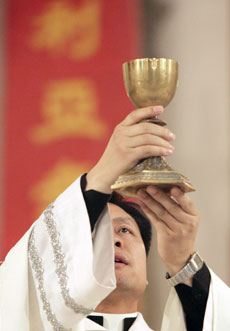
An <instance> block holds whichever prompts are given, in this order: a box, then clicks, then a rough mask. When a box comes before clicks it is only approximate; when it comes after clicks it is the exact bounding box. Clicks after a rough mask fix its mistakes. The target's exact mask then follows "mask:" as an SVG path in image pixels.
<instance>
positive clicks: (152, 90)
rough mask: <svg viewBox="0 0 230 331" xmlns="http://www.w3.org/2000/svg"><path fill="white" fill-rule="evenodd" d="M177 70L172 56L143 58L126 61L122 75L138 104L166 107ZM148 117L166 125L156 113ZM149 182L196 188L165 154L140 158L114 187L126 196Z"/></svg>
mask: <svg viewBox="0 0 230 331" xmlns="http://www.w3.org/2000/svg"><path fill="white" fill-rule="evenodd" d="M178 70H179V64H178V62H177V61H175V60H172V59H164V58H159V59H156V58H144V59H136V60H131V61H128V62H125V63H124V64H123V77H124V83H125V89H126V92H127V94H128V96H129V98H130V99H131V101H132V102H133V104H134V105H135V106H136V107H137V108H143V107H147V106H156V105H162V106H163V107H166V106H167V105H168V104H169V102H170V101H171V100H172V98H173V96H174V94H175V91H176V88H177V82H178ZM146 121H148V122H152V123H155V124H158V125H166V122H164V121H163V120H162V119H159V118H157V116H155V117H152V118H148V119H146ZM149 185H156V186H158V187H160V188H161V189H163V190H164V191H166V192H169V191H170V189H171V187H172V186H178V187H180V188H181V189H182V190H183V191H184V192H191V191H195V188H194V187H193V186H192V184H191V183H190V182H189V179H188V178H187V177H185V176H183V175H181V174H180V173H178V172H177V171H175V170H173V169H172V168H171V167H170V166H169V165H168V164H167V163H166V161H165V158H164V157H162V156H153V157H150V158H146V159H143V160H141V161H139V162H138V164H137V165H136V166H135V167H134V168H132V169H131V170H130V171H128V172H127V173H125V174H123V175H121V176H119V177H118V179H117V180H116V182H115V183H114V184H113V185H112V186H111V188H112V189H113V190H115V191H118V192H119V193H121V194H122V195H124V196H129V197H134V196H136V195H137V191H138V190H139V189H140V188H144V187H146V186H149Z"/></svg>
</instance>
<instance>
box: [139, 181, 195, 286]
mask: <svg viewBox="0 0 230 331" xmlns="http://www.w3.org/2000/svg"><path fill="white" fill-rule="evenodd" d="M138 197H139V199H140V206H141V207H142V209H143V211H144V213H145V214H146V216H147V217H148V218H149V219H150V221H151V222H152V224H153V225H154V227H155V229H156V231H157V242H158V253H159V256H160V257H161V259H162V261H163V262H164V264H165V266H166V268H167V271H168V273H169V274H170V276H171V277H172V276H174V275H175V274H176V273H177V272H179V271H180V270H181V269H182V268H183V267H184V266H185V265H186V263H187V262H188V260H189V258H190V256H191V254H193V253H194V252H195V238H196V234H197V230H198V226H199V221H200V217H199V213H198V211H197V210H196V208H195V206H194V204H193V202H192V200H191V199H190V198H189V197H188V196H187V195H186V194H184V193H183V192H182V191H181V190H180V189H179V188H178V187H173V188H172V189H171V191H170V195H168V194H166V193H164V192H163V191H162V190H160V189H159V188H158V187H155V186H148V187H147V188H146V190H143V189H141V190H139V191H138ZM185 283H186V284H188V285H191V280H188V281H185Z"/></svg>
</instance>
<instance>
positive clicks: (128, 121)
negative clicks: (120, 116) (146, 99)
mask: <svg viewBox="0 0 230 331" xmlns="http://www.w3.org/2000/svg"><path fill="white" fill-rule="evenodd" d="M163 110H164V108H163V107H162V106H151V107H145V108H139V109H136V110H133V111H132V112H131V113H130V114H129V115H128V116H126V118H125V119H124V121H123V122H121V124H123V125H133V124H136V123H138V122H140V121H142V120H144V119H146V118H151V117H153V116H157V115H160V114H161V113H162V112H163Z"/></svg>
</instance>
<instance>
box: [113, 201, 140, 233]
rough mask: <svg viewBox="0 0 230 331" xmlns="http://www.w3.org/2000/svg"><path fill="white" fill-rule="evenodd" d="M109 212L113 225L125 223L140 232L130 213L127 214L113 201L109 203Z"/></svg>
mask: <svg viewBox="0 0 230 331" xmlns="http://www.w3.org/2000/svg"><path fill="white" fill-rule="evenodd" d="M109 212H110V217H111V220H112V223H113V225H115V224H119V223H122V224H127V225H130V226H132V227H135V228H136V229H137V230H138V232H140V230H139V227H138V225H137V223H136V222H135V220H134V218H133V217H132V216H131V215H130V214H128V213H127V212H126V211H125V210H123V209H122V208H121V207H119V206H117V205H115V204H113V203H109Z"/></svg>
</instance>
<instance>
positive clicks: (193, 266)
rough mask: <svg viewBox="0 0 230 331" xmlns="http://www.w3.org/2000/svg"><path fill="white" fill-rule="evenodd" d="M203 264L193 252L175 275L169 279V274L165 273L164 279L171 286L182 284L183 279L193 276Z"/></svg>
mask: <svg viewBox="0 0 230 331" xmlns="http://www.w3.org/2000/svg"><path fill="white" fill-rule="evenodd" d="M203 264H204V261H203V260H202V258H201V257H200V255H199V254H198V253H197V252H195V253H193V254H192V255H191V257H190V259H189V261H188V263H187V264H186V266H185V267H184V268H183V269H181V270H180V271H179V272H178V273H177V274H176V275H174V276H173V277H170V275H169V273H168V272H167V273H166V279H167V280H168V282H169V284H170V285H171V286H176V285H178V284H180V283H182V282H183V281H184V280H185V279H187V278H190V277H192V276H194V275H195V274H196V273H197V271H199V270H200V269H201V268H202V266H203Z"/></svg>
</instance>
